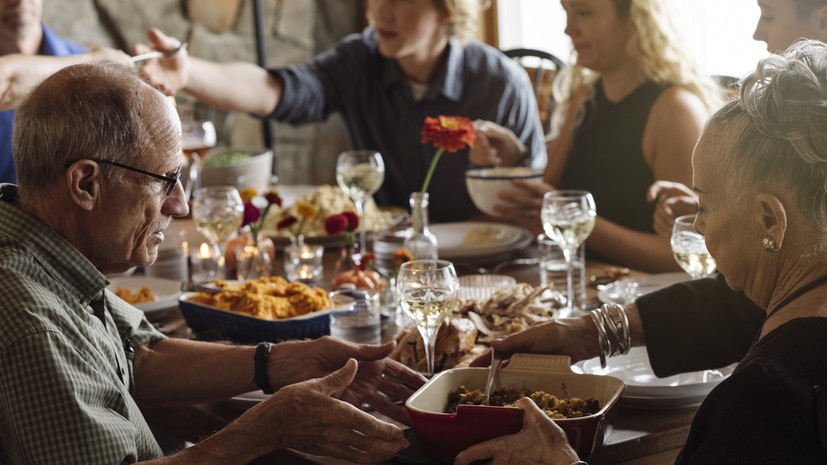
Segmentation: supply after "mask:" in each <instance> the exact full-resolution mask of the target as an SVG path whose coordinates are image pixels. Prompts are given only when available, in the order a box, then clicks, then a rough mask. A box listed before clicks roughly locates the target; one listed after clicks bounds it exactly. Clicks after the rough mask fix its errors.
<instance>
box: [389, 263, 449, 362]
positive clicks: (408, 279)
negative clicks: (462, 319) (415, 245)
mask: <svg viewBox="0 0 827 465" xmlns="http://www.w3.org/2000/svg"><path fill="white" fill-rule="evenodd" d="M396 290H397V294H398V296H399V302H400V303H401V304H402V309H403V310H405V313H407V314H408V316H410V317H411V319H413V321H414V322H415V323H416V328H417V329H418V330H419V334H420V335H421V336H422V342H423V343H424V346H425V361H426V363H427V373H426V375H427V376H429V377H430V376H431V375H433V374H434V350H435V348H436V335H437V332H438V331H439V327H440V326H441V325H442V322H443V320H445V317H446V316H448V315H450V314H451V312H452V311H453V310H454V307H455V306H456V305H457V302H458V298H457V293H458V292H459V280H458V279H457V272H456V270H455V269H454V265H453V264H452V263H451V262H448V261H445V260H411V261H409V262H407V263H403V264H402V266H401V267H399V272H398V273H397V275H396Z"/></svg>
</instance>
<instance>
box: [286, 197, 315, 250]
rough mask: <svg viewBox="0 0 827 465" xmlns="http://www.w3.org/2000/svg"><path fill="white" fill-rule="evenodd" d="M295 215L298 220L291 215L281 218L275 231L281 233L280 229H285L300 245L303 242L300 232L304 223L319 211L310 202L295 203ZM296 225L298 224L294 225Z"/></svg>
mask: <svg viewBox="0 0 827 465" xmlns="http://www.w3.org/2000/svg"><path fill="white" fill-rule="evenodd" d="M295 208H296V214H297V215H299V218H301V219H299V218H296V217H295V216H293V215H289V216H287V217H285V218H283V219H282V220H281V221H279V222H278V223H277V224H276V229H278V230H279V231H281V230H282V229H287V231H288V232H289V233H290V234H291V235H292V236H293V237H294V238H295V240H296V243H297V244H301V243H302V242H304V241H303V240H302V237H303V236H302V230H303V229H304V223H305V222H306V221H307V219H308V218H313V217H314V216H316V213H318V211H319V209H318V208H317V207H316V206H315V205H313V204H312V203H310V202H297V203H296V207H295ZM296 223H298V224H296Z"/></svg>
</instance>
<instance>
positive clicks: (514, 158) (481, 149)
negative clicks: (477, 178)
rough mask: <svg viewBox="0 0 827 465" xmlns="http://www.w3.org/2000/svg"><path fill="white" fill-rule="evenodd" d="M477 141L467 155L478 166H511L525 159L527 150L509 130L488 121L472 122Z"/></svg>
mask: <svg viewBox="0 0 827 465" xmlns="http://www.w3.org/2000/svg"><path fill="white" fill-rule="evenodd" d="M474 132H475V133H476V135H477V139H476V141H475V142H474V146H473V147H471V150H470V151H469V153H468V157H469V159H470V160H471V163H473V164H475V165H479V166H511V165H514V164H516V163H517V162H519V161H521V160H522V159H523V158H525V156H526V153H527V152H528V149H527V148H526V146H525V145H524V144H523V143H522V142H520V139H519V138H517V135H516V134H514V132H513V131H511V130H510V129H508V128H506V127H503V126H500V125H499V124H496V123H492V122H490V121H482V120H479V121H474Z"/></svg>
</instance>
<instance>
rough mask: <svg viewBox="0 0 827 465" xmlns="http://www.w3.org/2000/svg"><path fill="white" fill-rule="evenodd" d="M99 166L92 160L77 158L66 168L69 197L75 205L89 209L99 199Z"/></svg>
mask: <svg viewBox="0 0 827 465" xmlns="http://www.w3.org/2000/svg"><path fill="white" fill-rule="evenodd" d="M101 179H102V177H101V170H100V166H98V164H97V163H95V162H93V161H92V160H78V161H76V162H75V163H73V164H72V165H71V166H69V168H68V169H67V170H66V184H67V187H68V190H69V197H70V198H71V199H72V202H74V203H75V204H76V205H77V206H79V207H80V208H81V209H83V210H86V211H91V210H92V209H93V208H94V207H95V204H97V203H98V200H99V199H100V183H101Z"/></svg>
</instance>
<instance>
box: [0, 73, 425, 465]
mask: <svg viewBox="0 0 827 465" xmlns="http://www.w3.org/2000/svg"><path fill="white" fill-rule="evenodd" d="M13 142H14V149H15V154H16V155H15V165H16V168H17V171H18V174H19V176H18V180H19V185H18V186H14V185H10V184H4V185H0V296H2V298H0V328H2V331H0V431H2V434H0V464H5V463H61V464H75V463H76V464H120V463H134V462H144V461H151V463H153V464H156V463H157V464H161V463H167V462H169V463H198V464H208V463H221V464H236V463H237V464H242V463H248V462H250V461H251V460H253V459H254V458H255V457H257V456H260V455H263V454H266V453H268V452H270V451H271V450H273V449H275V448H277V447H291V448H296V449H300V450H304V451H307V452H311V453H315V454H322V455H331V456H337V457H342V458H346V459H349V460H355V461H359V462H369V461H380V460H386V459H389V458H390V457H391V456H392V455H393V454H394V453H395V452H397V451H399V450H400V449H402V448H403V447H405V446H407V444H408V443H407V441H406V440H405V439H404V435H403V434H402V431H401V430H400V429H399V428H397V427H396V426H393V425H391V424H388V423H384V422H381V421H378V420H376V419H375V418H374V417H372V416H370V415H368V414H366V413H365V412H363V411H361V410H360V409H359V408H357V407H356V406H361V405H362V403H363V402H366V403H368V404H370V405H372V406H373V407H375V408H376V409H377V410H380V411H383V412H385V413H387V414H388V415H390V416H392V417H394V418H396V419H398V420H400V421H405V420H406V419H407V418H406V413H405V412H404V409H402V408H401V407H399V406H397V405H396V404H395V403H394V400H395V399H402V398H405V397H406V396H407V395H410V394H411V390H410V388H409V387H407V386H403V385H402V384H397V383H392V382H390V381H388V380H387V379H401V380H402V381H403V382H404V383H406V384H407V385H408V386H417V385H421V384H422V383H424V382H425V379H424V378H422V377H421V376H420V375H418V374H416V373H414V372H413V371H410V370H408V369H407V368H404V367H403V366H402V365H400V364H398V363H397V362H394V361H390V360H388V359H386V358H385V357H386V356H387V355H388V354H389V353H390V352H391V350H393V344H392V343H391V344H386V345H383V346H359V345H355V344H349V343H344V342H340V341H337V340H334V339H331V338H321V339H318V340H314V341H293V342H285V343H281V344H277V345H271V344H266V343H265V344H260V345H259V346H257V347H254V346H229V345H221V344H212V343H207V342H199V341H189V340H183V339H168V338H166V337H165V336H163V335H162V334H160V333H159V332H157V331H156V330H155V329H154V328H153V327H152V325H151V324H150V323H149V322H147V320H146V319H145V318H144V316H143V313H142V312H141V311H139V310H137V309H135V308H134V307H132V306H130V305H128V304H126V303H125V302H123V301H122V300H120V299H119V298H117V297H116V296H115V295H114V294H112V293H111V292H109V291H108V290H106V285H107V284H108V281H107V280H106V278H105V276H104V273H109V272H120V271H124V270H126V269H128V268H130V267H132V266H148V265H150V264H152V263H153V262H154V260H155V258H156V256H157V252H158V246H159V244H161V243H162V242H163V241H164V230H165V229H166V227H167V226H168V225H169V223H170V221H172V218H173V217H176V216H183V215H186V214H187V212H188V209H187V203H186V199H185V197H184V191H183V188H182V187H181V185H180V183H179V182H178V177H179V176H180V173H181V161H182V159H181V127H180V122H179V121H178V117H177V114H176V112H175V109H174V108H173V107H172V105H171V103H170V102H169V101H168V100H167V99H165V98H164V96H163V95H162V94H161V93H160V92H158V91H157V90H155V89H154V88H152V87H150V86H149V85H147V84H146V83H144V82H142V81H141V80H140V79H139V78H138V77H137V75H136V74H135V72H134V70H131V69H128V68H124V67H120V66H117V65H113V64H102V65H77V66H71V67H68V68H65V69H63V70H62V71H59V72H58V73H56V74H54V75H53V76H51V77H49V78H48V79H46V80H45V81H44V82H43V83H42V84H40V85H39V86H38V87H37V88H36V89H35V90H34V92H33V93H32V95H31V96H30V98H29V99H28V100H27V101H26V102H25V103H24V104H23V105H22V106H21V107H20V109H19V110H18V113H17V117H16V122H15V130H14V141H13ZM354 359H355V360H354ZM357 360H359V362H358V364H357ZM383 375H385V376H383ZM257 387H258V388H261V389H262V390H264V391H265V392H273V391H277V392H275V394H273V395H272V396H270V397H269V398H268V399H267V400H265V401H264V402H262V403H261V404H259V405H257V406H256V407H253V408H252V409H250V410H248V411H247V412H246V413H245V414H243V415H242V416H241V417H239V418H238V420H237V421H236V422H234V423H232V424H231V425H229V426H227V427H226V428H225V429H223V430H220V431H218V432H216V433H215V434H214V435H212V436H211V437H209V438H207V439H205V440H204V441H203V442H201V443H199V444H196V445H194V446H192V447H189V448H187V449H185V450H183V451H181V452H179V453H177V454H175V455H174V456H169V457H163V452H162V451H161V449H160V447H159V445H158V443H157V442H156V440H155V438H154V437H153V435H152V433H151V431H150V429H149V427H148V426H147V423H146V421H145V420H144V418H143V416H142V415H141V412H140V410H139V409H138V407H137V401H148V402H162V401H175V402H187V401H188V402H193V403H197V402H203V401H206V400H210V399H215V398H221V397H229V396H233V395H237V394H240V393H243V392H248V391H251V390H254V389H256V388H257ZM297 412H300V414H297Z"/></svg>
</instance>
